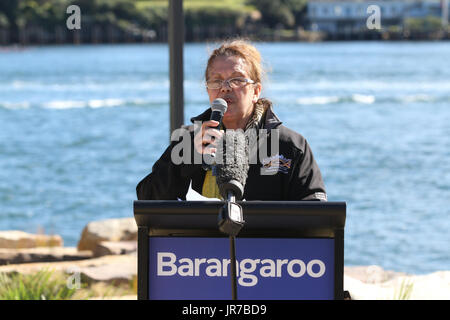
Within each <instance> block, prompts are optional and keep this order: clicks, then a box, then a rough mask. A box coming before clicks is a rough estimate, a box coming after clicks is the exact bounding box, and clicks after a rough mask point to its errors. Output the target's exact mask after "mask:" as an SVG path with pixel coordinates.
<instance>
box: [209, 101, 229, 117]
mask: <svg viewBox="0 0 450 320" xmlns="http://www.w3.org/2000/svg"><path fill="white" fill-rule="evenodd" d="M227 108H228V104H227V102H226V101H225V100H224V99H222V98H217V99H215V100H214V101H213V102H212V104H211V110H212V111H219V112H220V113H221V114H222V115H223V114H224V113H225V112H226V111H227Z"/></svg>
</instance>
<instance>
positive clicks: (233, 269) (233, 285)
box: [227, 191, 237, 300]
mask: <svg viewBox="0 0 450 320" xmlns="http://www.w3.org/2000/svg"><path fill="white" fill-rule="evenodd" d="M227 201H228V202H236V197H235V196H234V194H233V192H231V191H228V195H227ZM229 238H230V263H231V275H230V277H231V299H232V300H237V283H236V237H235V236H234V235H230V236H229Z"/></svg>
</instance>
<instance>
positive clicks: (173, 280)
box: [149, 237, 334, 300]
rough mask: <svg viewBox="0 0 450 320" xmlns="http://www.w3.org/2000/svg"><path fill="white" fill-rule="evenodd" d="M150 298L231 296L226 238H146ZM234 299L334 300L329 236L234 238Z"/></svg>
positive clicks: (222, 297) (209, 298) (332, 254)
mask: <svg viewBox="0 0 450 320" xmlns="http://www.w3.org/2000/svg"><path fill="white" fill-rule="evenodd" d="M149 241H150V243H149V250H150V252H149V272H150V274H149V298H150V299H152V300H153V299H155V300H157V299H173V300H176V299H186V300H196V299H202V300H221V299H231V279H230V272H231V268H230V241H229V239H228V238H191V237H150V238H149ZM236 260H237V262H236V267H237V295H238V299H247V300H264V299H265V300H276V299H285V300H290V299H294V300H297V299H315V300H316V299H333V298H334V239H286V238H283V239H281V238H276V239H268V238H236Z"/></svg>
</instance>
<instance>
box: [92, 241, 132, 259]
mask: <svg viewBox="0 0 450 320" xmlns="http://www.w3.org/2000/svg"><path fill="white" fill-rule="evenodd" d="M136 250H137V241H117V242H113V241H102V242H100V243H98V244H97V246H96V247H95V249H94V251H93V254H94V257H101V256H109V255H119V254H128V253H132V252H135V251H136Z"/></svg>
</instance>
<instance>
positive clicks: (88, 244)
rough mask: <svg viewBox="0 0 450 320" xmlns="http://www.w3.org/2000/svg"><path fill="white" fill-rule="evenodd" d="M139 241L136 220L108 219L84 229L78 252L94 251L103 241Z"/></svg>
mask: <svg viewBox="0 0 450 320" xmlns="http://www.w3.org/2000/svg"><path fill="white" fill-rule="evenodd" d="M136 239H137V225H136V221H135V220H134V218H122V219H108V220H100V221H94V222H90V223H88V224H87V225H86V227H84V229H83V232H82V234H81V238H80V241H79V242H78V246H77V247H78V250H80V251H82V250H91V251H94V249H95V247H96V246H97V244H99V243H100V242H102V241H130V240H136Z"/></svg>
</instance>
